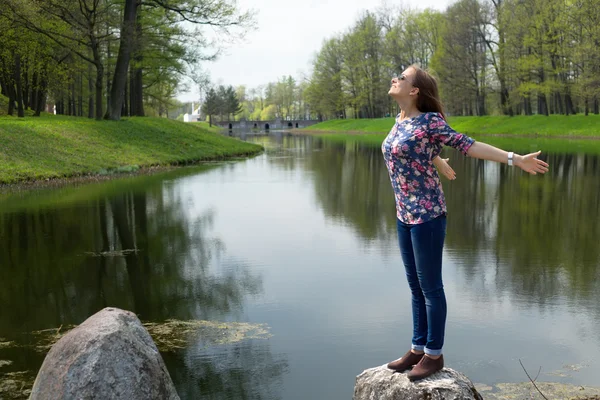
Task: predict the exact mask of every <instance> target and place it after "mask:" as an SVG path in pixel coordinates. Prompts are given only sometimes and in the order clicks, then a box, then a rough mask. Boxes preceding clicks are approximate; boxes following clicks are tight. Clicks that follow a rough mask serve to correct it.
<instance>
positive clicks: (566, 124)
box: [305, 115, 600, 138]
mask: <svg viewBox="0 0 600 400" xmlns="http://www.w3.org/2000/svg"><path fill="white" fill-rule="evenodd" d="M448 122H449V123H450V125H451V126H452V127H453V128H454V129H455V130H457V131H458V132H462V133H466V134H468V135H482V134H511V135H526V136H532V135H539V136H560V137H599V138H600V115H588V116H587V117H586V116H585V115H570V116H565V115H551V116H549V117H545V116H541V115H533V116H524V115H519V116H515V117H508V116H488V117H450V118H449V119H448ZM393 124H394V118H378V119H348V120H330V121H325V122H322V123H319V124H317V125H313V126H310V127H308V128H305V130H307V131H329V132H364V133H387V132H389V130H390V129H391V127H392V125H393Z"/></svg>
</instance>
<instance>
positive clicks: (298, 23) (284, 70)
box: [178, 0, 453, 101]
mask: <svg viewBox="0 0 600 400" xmlns="http://www.w3.org/2000/svg"><path fill="white" fill-rule="evenodd" d="M452 2H453V0H387V1H386V3H387V5H388V6H398V5H400V4H402V5H403V6H404V7H410V8H414V9H424V8H434V9H438V10H444V9H445V8H446V7H447V6H448V5H449V4H451V3H452ZM382 4H383V3H382V0H371V1H369V0H238V5H239V7H240V9H242V10H254V11H255V14H256V16H255V20H256V29H255V30H253V31H251V32H249V33H248V34H247V35H246V36H245V37H244V39H242V40H237V41H236V42H235V43H232V44H229V45H228V46H227V47H226V48H225V49H224V50H223V53H222V55H221V56H220V57H219V58H218V59H217V61H214V62H205V63H203V68H204V69H205V70H207V71H208V72H209V74H210V77H211V81H212V82H213V83H214V84H223V85H226V86H228V85H233V86H239V85H245V86H246V87H248V88H252V87H257V86H259V85H264V84H267V83H269V82H275V81H277V80H278V79H279V78H280V77H282V76H287V75H292V76H293V77H295V78H297V79H301V78H302V77H303V76H306V75H308V74H309V72H310V65H311V62H312V60H313V59H314V57H315V55H316V53H317V52H318V51H319V50H320V48H321V46H322V44H323V41H324V40H326V39H329V38H331V37H333V36H334V35H336V34H338V33H341V32H344V31H346V30H347V29H349V28H350V27H351V26H352V25H353V24H354V22H355V21H356V20H357V19H358V17H359V15H360V14H361V13H362V12H363V11H366V10H369V11H374V10H375V9H377V8H378V7H380V6H381V5H382ZM178 98H179V100H181V101H195V100H196V99H197V98H198V94H197V90H194V89H192V90H190V92H188V93H185V94H181V95H179V96H178Z"/></svg>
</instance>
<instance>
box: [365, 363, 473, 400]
mask: <svg viewBox="0 0 600 400" xmlns="http://www.w3.org/2000/svg"><path fill="white" fill-rule="evenodd" d="M422 399H428V400H482V399H483V398H482V397H481V395H480V394H479V393H478V392H477V390H476V389H475V386H473V383H472V382H471V381H470V380H469V378H467V377H466V376H464V375H463V374H461V373H460V372H456V371H454V370H453V369H450V368H444V369H443V370H441V371H439V372H436V373H435V374H433V375H431V376H430V377H429V378H426V379H422V380H420V381H415V382H411V381H409V380H408V377H407V376H406V373H399V372H394V371H392V370H391V369H388V368H387V367H386V366H385V365H382V366H381V367H376V368H370V369H367V370H365V371H363V372H362V373H361V374H360V375H358V376H357V377H356V385H355V386H354V397H353V400H422Z"/></svg>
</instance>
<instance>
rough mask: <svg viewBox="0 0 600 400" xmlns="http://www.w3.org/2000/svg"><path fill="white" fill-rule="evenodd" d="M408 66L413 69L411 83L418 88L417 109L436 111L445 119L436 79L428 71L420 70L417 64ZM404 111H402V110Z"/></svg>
mask: <svg viewBox="0 0 600 400" xmlns="http://www.w3.org/2000/svg"><path fill="white" fill-rule="evenodd" d="M409 68H412V69H414V71H415V74H414V78H413V81H412V85H413V86H414V87H416V88H418V89H419V94H417V104H416V106H417V110H419V111H421V112H437V113H440V114H441V115H442V117H443V118H444V119H446V114H444V107H443V106H442V101H441V100H440V92H439V90H438V85H437V80H436V79H435V78H434V77H433V75H431V74H430V73H429V72H427V71H424V70H422V69H421V68H419V67H418V66H417V65H411V66H410V67H409ZM402 113H404V112H402Z"/></svg>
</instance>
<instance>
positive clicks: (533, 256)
mask: <svg viewBox="0 0 600 400" xmlns="http://www.w3.org/2000/svg"><path fill="white" fill-rule="evenodd" d="M546 159H547V160H548V162H549V163H550V165H551V169H550V172H549V173H547V174H546V175H545V176H528V175H527V174H524V173H522V172H520V171H518V170H516V169H509V168H507V167H498V166H496V165H494V164H492V163H485V162H482V161H477V160H467V159H463V158H460V157H455V158H454V159H453V167H454V168H455V170H457V174H458V179H457V180H456V181H454V182H452V183H450V184H448V183H446V184H444V186H445V192H446V197H447V201H448V209H449V221H448V236H447V247H448V248H451V249H452V250H453V251H455V250H460V253H461V255H465V256H464V257H462V256H461V266H462V268H464V271H465V273H466V274H467V276H468V278H469V279H471V280H473V281H474V280H477V279H480V277H478V276H477V275H478V274H480V271H479V270H478V269H477V267H478V266H479V265H480V264H481V263H482V262H486V263H492V264H493V265H494V266H495V269H496V270H495V271H494V282H495V285H496V288H497V289H498V291H504V290H508V291H510V293H511V294H513V295H517V297H518V298H524V299H528V301H530V300H532V299H533V300H535V303H536V304H538V305H542V306H543V305H544V304H547V303H549V302H551V301H553V299H554V298H556V296H564V297H566V298H568V299H587V300H589V299H590V298H593V297H597V296H598V289H600V287H599V284H598V277H599V272H600V245H599V243H600V241H599V240H598V238H599V237H600V224H599V223H598V221H600V191H599V190H598V176H599V174H600V158H599V157H598V156H590V155H575V154H560V155H557V154H551V155H547V156H546ZM467 254H471V256H466V255H467ZM482 255H486V256H487V260H486V261H483V259H482ZM490 259H491V260H490ZM583 303H586V301H583V302H582V304H583Z"/></svg>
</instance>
